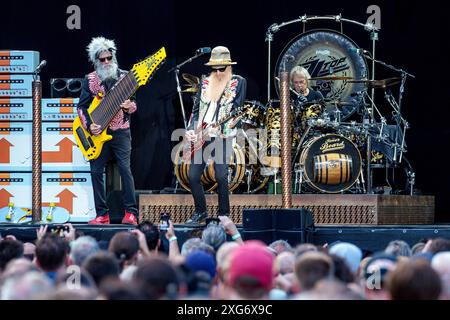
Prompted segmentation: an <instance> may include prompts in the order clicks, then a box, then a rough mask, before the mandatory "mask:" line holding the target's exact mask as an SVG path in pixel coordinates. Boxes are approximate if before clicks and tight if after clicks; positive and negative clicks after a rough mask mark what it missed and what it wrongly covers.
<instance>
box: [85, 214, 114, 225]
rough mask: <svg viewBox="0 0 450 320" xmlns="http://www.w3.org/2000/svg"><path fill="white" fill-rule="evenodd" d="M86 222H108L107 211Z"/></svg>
mask: <svg viewBox="0 0 450 320" xmlns="http://www.w3.org/2000/svg"><path fill="white" fill-rule="evenodd" d="M88 224H109V213H108V214H106V215H104V216H98V217H96V218H95V219H92V220H91V221H89V222H88Z"/></svg>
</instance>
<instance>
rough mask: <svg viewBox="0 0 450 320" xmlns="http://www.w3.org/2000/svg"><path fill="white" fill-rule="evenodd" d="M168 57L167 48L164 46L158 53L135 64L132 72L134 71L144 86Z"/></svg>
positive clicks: (139, 82)
mask: <svg viewBox="0 0 450 320" xmlns="http://www.w3.org/2000/svg"><path fill="white" fill-rule="evenodd" d="M165 59H166V49H165V48H164V47H162V48H161V49H159V50H158V51H157V52H156V53H154V54H152V55H151V56H148V57H147V58H145V59H144V60H142V61H141V62H138V63H136V64H134V65H133V68H132V69H131V72H133V74H134V77H135V78H136V81H137V83H138V84H139V85H140V86H143V85H145V84H146V83H147V81H148V79H150V77H151V76H152V74H153V72H154V71H155V70H156V69H158V68H159V67H160V66H161V64H162V63H163V62H164V60H165Z"/></svg>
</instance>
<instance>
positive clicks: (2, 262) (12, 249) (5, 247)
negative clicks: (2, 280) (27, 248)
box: [0, 239, 23, 272]
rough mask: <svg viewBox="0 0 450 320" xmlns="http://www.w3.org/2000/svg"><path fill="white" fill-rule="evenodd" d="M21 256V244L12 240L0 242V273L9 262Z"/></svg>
mask: <svg viewBox="0 0 450 320" xmlns="http://www.w3.org/2000/svg"><path fill="white" fill-rule="evenodd" d="M22 256H23V244H22V242H20V241H17V240H12V239H5V240H0V272H1V271H3V269H5V267H6V265H7V264H8V262H9V261H11V260H13V259H16V258H20V257H22Z"/></svg>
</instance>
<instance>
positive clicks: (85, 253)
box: [70, 236, 100, 266]
mask: <svg viewBox="0 0 450 320" xmlns="http://www.w3.org/2000/svg"><path fill="white" fill-rule="evenodd" d="M97 251H100V247H99V246H98V242H97V240H95V239H94V238H93V237H91V236H82V237H79V238H78V239H76V240H74V241H72V242H71V243H70V258H71V259H72V261H73V263H74V264H76V265H77V266H81V265H82V264H83V262H84V261H85V260H86V259H87V258H88V257H89V256H90V255H92V254H94V253H96V252H97Z"/></svg>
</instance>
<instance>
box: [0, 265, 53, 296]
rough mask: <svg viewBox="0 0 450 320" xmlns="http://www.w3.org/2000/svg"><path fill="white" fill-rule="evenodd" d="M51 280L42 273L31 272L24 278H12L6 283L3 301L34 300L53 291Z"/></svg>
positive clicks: (2, 293) (3, 289) (3, 290)
mask: <svg viewBox="0 0 450 320" xmlns="http://www.w3.org/2000/svg"><path fill="white" fill-rule="evenodd" d="M53 289H54V287H53V285H52V283H51V282H50V280H49V279H48V278H47V276H46V275H44V274H43V273H41V272H37V271H31V272H28V273H26V274H25V275H24V276H20V277H12V278H9V279H8V280H6V281H5V283H4V285H3V287H2V292H1V300H34V299H39V298H40V297H42V296H44V295H45V294H49V293H51V292H52V291H53Z"/></svg>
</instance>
